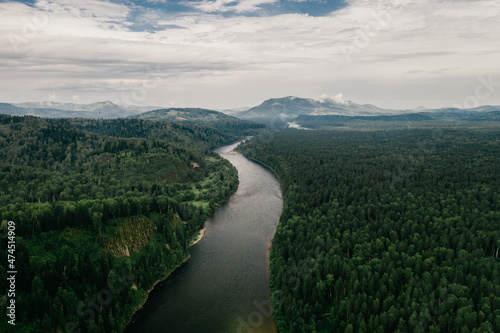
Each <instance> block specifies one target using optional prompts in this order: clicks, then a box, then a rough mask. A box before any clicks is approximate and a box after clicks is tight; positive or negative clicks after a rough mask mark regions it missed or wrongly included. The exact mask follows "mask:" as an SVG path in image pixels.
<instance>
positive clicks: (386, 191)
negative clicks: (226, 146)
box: [240, 125, 500, 333]
mask: <svg viewBox="0 0 500 333" xmlns="http://www.w3.org/2000/svg"><path fill="white" fill-rule="evenodd" d="M240 150H241V151H242V152H243V153H244V154H245V155H246V156H248V157H250V158H252V159H254V160H256V161H258V162H260V163H261V164H263V165H265V166H267V167H269V168H270V169H272V170H273V171H274V172H275V173H276V175H277V176H278V178H279V180H280V183H281V185H282V189H283V195H284V199H285V203H284V209H283V213H282V216H281V219H280V224H279V226H278V228H277V231H276V235H275V238H274V240H273V242H272V251H271V264H270V265H271V289H272V302H273V307H274V312H275V320H276V322H277V325H278V328H279V332H280V333H288V332H293V333H303V332H321V333H326V332H463V333H466V332H500V258H499V249H500V194H499V189H500V131H499V130H498V127H493V128H491V127H490V128H481V129H480V128H466V127H455V128H452V127H449V126H448V127H446V128H439V126H436V125H435V126H434V128H424V129H422V128H421V129H414V128H410V127H409V126H408V128H406V129H392V130H378V131H367V130H365V131H349V130H343V131H300V130H286V131H283V132H277V133H271V134H270V135H267V136H260V137H256V138H254V139H252V140H250V141H247V142H246V143H245V144H244V145H242V146H241V148H240Z"/></svg>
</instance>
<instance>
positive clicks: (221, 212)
mask: <svg viewBox="0 0 500 333" xmlns="http://www.w3.org/2000/svg"><path fill="white" fill-rule="evenodd" d="M237 145H238V144H233V145H229V146H224V147H221V148H218V149H217V150H216V152H217V153H218V154H220V155H221V156H222V157H223V158H226V159H227V160H229V162H231V163H232V164H233V165H234V166H235V167H236V168H237V169H238V177H239V186H238V189H237V191H236V193H235V194H234V195H233V196H232V197H231V198H230V199H229V200H228V201H227V202H226V203H225V204H224V205H223V206H221V207H220V208H219V209H218V210H217V211H216V212H215V214H214V215H213V217H211V218H209V219H208V220H207V221H206V222H205V226H206V227H207V230H206V232H205V236H204V237H203V239H202V240H201V241H200V242H199V243H198V244H196V245H194V246H193V247H191V249H190V252H191V259H189V260H188V261H187V262H186V263H185V264H183V265H182V266H181V267H179V268H178V269H177V270H176V271H175V272H173V273H172V275H170V276H169V277H168V278H167V279H166V280H165V281H163V282H161V283H159V284H158V285H157V286H156V287H155V288H154V289H153V291H152V292H151V293H150V295H149V298H148V301H147V302H146V304H145V305H144V307H143V308H142V309H141V310H140V311H138V312H137V313H136V315H135V316H134V318H133V320H132V322H131V324H129V326H128V327H127V328H126V330H125V332H126V333H135V332H140V333H148V332H155V333H157V332H166V333H226V332H227V333H274V332H277V330H276V327H275V324H274V320H273V316H272V313H271V311H270V301H269V293H270V290H269V252H268V249H269V247H270V239H271V238H272V237H273V235H274V232H275V230H276V226H277V225H278V222H279V216H280V214H281V210H282V208H283V199H282V194H281V189H280V185H279V182H278V180H277V179H276V177H275V176H274V175H273V174H272V173H271V172H270V171H269V170H267V169H265V168H263V167H262V166H260V165H259V164H257V163H255V162H252V161H250V160H249V159H247V158H246V157H244V156H243V155H241V154H239V153H236V152H234V151H233V149H234V148H235V147H236V146H237Z"/></svg>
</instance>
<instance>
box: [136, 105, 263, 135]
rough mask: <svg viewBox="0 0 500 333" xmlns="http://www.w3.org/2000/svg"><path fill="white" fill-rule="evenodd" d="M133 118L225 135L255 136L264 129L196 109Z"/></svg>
mask: <svg viewBox="0 0 500 333" xmlns="http://www.w3.org/2000/svg"><path fill="white" fill-rule="evenodd" d="M131 118H134V119H142V120H154V121H170V122H174V123H178V124H189V125H197V126H208V127H213V128H215V129H217V130H219V131H220V132H221V133H224V134H228V135H240V136H241V135H243V136H247V135H255V134H257V133H258V132H259V131H260V130H261V129H263V128H264V125H262V124H257V123H254V122H250V121H245V120H241V119H238V118H235V117H232V116H228V115H226V114H224V113H222V112H218V111H213V110H207V109H196V108H175V109H161V110H155V111H150V112H145V113H142V114H140V115H136V116H132V117H131Z"/></svg>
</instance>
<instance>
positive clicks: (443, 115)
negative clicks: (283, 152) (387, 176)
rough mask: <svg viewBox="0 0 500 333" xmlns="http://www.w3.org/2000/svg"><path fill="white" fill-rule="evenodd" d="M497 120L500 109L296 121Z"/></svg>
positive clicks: (300, 121) (322, 124)
mask: <svg viewBox="0 0 500 333" xmlns="http://www.w3.org/2000/svg"><path fill="white" fill-rule="evenodd" d="M433 121H435V122H497V121H500V111H491V112H471V111H463V110H462V111H456V110H453V111H448V112H443V111H439V112H434V113H432V112H419V113H408V114H400V115H386V116H375V115H373V116H338V115H325V116H311V115H301V116H298V117H297V118H295V123H296V124H297V125H299V126H301V127H303V128H312V129H319V128H327V127H343V126H353V125H360V124H369V123H372V122H383V123H387V124H389V125H390V124H391V123H398V122H405V123H414V122H433Z"/></svg>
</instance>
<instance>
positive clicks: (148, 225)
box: [0, 116, 238, 332]
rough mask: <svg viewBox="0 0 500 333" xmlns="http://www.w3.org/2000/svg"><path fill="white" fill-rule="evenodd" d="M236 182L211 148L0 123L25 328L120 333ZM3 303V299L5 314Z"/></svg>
mask: <svg viewBox="0 0 500 333" xmlns="http://www.w3.org/2000/svg"><path fill="white" fill-rule="evenodd" d="M157 130H158V132H159V133H158V137H160V138H166V137H176V136H178V137H180V138H184V139H185V138H188V139H189V140H188V141H185V142H183V144H182V145H183V146H188V145H192V147H193V148H194V147H196V145H198V144H202V145H203V144H205V145H206V143H204V142H203V141H204V136H203V135H207V136H208V137H209V140H210V141H209V142H210V144H216V142H218V141H217V140H219V139H217V138H212V137H210V133H208V132H206V129H198V128H187V127H186V128H184V127H176V126H173V127H171V128H164V129H163V130H168V131H173V132H174V133H169V134H166V133H162V132H161V131H162V129H161V128H157ZM187 133H189V134H187ZM205 148H206V146H205ZM237 184H238V178H237V172H236V169H234V167H232V165H231V164H230V163H229V162H227V161H225V160H223V159H221V158H220V157H219V156H218V155H216V154H215V153H211V152H206V149H192V150H188V149H186V148H180V147H179V146H178V145H176V144H171V143H169V142H167V141H163V140H146V139H143V138H116V137H111V136H108V135H105V136H103V135H98V134H96V133H92V132H88V131H84V130H82V129H79V128H76V127H73V126H71V122H64V121H58V120H45V119H40V118H35V117H12V116H0V215H1V220H2V224H1V232H2V233H6V230H7V221H14V222H15V228H16V229H15V233H16V252H15V256H16V260H15V268H16V270H17V271H18V272H19V274H18V275H17V279H16V332H121V331H122V330H123V328H124V326H125V324H126V323H127V321H128V320H129V318H130V316H131V313H132V312H133V310H134V309H135V308H136V307H137V306H139V305H140V304H141V303H142V302H143V301H144V299H145V297H146V294H147V290H148V289H150V288H151V287H152V285H153V283H154V282H155V281H157V280H159V279H162V278H164V277H165V276H166V275H167V274H168V273H169V272H170V271H171V270H172V269H173V268H174V267H176V266H177V265H178V264H179V263H180V262H182V261H183V260H185V259H186V258H187V257H188V256H189V251H188V245H189V243H190V242H191V240H192V238H193V237H194V236H195V235H196V233H197V230H198V228H199V227H200V225H201V224H202V223H203V221H204V220H205V219H206V217H207V216H208V215H209V214H211V213H212V212H213V211H214V210H215V209H216V207H217V206H218V205H220V204H221V203H222V202H224V201H225V200H226V199H227V198H228V197H229V195H230V194H231V193H233V192H234V191H235V190H236V188H237ZM2 244H6V242H2ZM2 248H3V245H2ZM2 252H3V251H2ZM3 253H5V252H3ZM4 258H5V257H4ZM6 264H7V260H6V259H5V260H2V261H1V262H0V288H1V289H2V290H7V289H8V287H7V283H8V281H7V274H6V272H7V266H6ZM6 301H7V298H6V295H2V296H0V304H1V305H2V306H1V310H0V312H1V313H0V315H2V316H3V317H4V318H5V316H6V313H5V311H6ZM7 326H9V327H7ZM9 329H10V330H11V328H10V325H8V324H7V321H5V320H4V321H2V322H1V323H0V331H2V332H4V331H7V330H9Z"/></svg>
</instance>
